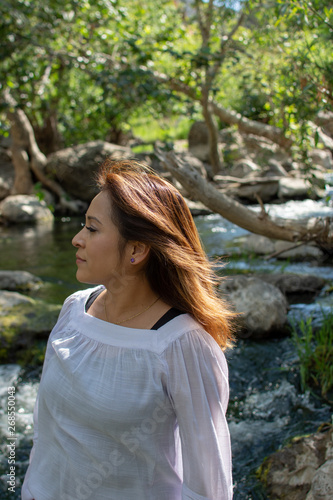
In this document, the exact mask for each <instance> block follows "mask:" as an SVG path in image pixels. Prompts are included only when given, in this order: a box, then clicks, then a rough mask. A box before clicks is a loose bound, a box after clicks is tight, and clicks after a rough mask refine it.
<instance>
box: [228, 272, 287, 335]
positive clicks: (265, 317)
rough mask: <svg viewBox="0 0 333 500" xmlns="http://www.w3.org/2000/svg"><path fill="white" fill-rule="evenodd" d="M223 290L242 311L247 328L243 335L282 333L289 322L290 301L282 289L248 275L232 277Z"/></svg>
mask: <svg viewBox="0 0 333 500" xmlns="http://www.w3.org/2000/svg"><path fill="white" fill-rule="evenodd" d="M220 292H221V293H222V295H223V296H224V297H225V298H226V299H227V300H228V302H230V303H231V304H232V305H233V306H234V308H235V310H236V311H237V312H238V313H240V314H241V318H240V319H241V324H242V326H243V327H244V329H245V331H243V332H242V333H240V337H242V338H245V337H253V338H257V339H258V338H266V337H272V336H275V335H279V336H281V334H283V333H284V329H285V326H286V323H287V308H288V304H287V300H286V298H285V296H284V295H283V294H282V292H281V291H280V290H279V289H278V288H277V287H275V286H274V285H271V284H270V283H265V282H264V281H262V280H260V279H258V278H254V277H246V276H229V277H228V278H227V279H226V280H225V281H223V282H222V283H221V285H220Z"/></svg>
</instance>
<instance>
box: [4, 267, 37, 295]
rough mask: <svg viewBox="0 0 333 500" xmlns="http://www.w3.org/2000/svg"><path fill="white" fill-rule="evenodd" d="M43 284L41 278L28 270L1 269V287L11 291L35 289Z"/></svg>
mask: <svg viewBox="0 0 333 500" xmlns="http://www.w3.org/2000/svg"><path fill="white" fill-rule="evenodd" d="M40 284H41V279H40V278H37V276H35V275H34V274H31V273H28V272H27V271H1V270H0V289H1V290H9V291H23V290H33V289H35V288H36V287H38V286H39V285H40Z"/></svg>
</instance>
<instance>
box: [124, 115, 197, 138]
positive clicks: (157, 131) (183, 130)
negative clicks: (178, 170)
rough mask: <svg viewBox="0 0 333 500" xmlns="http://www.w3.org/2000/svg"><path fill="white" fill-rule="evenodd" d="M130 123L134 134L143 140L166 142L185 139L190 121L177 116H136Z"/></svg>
mask: <svg viewBox="0 0 333 500" xmlns="http://www.w3.org/2000/svg"><path fill="white" fill-rule="evenodd" d="M130 125H131V129H132V131H133V134H134V136H135V137H139V138H140V139H141V140H142V141H144V142H154V141H163V142H166V141H176V140H179V139H186V138H187V137H188V133H189V130H190V127H191V125H192V122H191V120H189V119H188V118H186V117H181V116H178V117H175V118H169V119H167V118H164V119H163V120H162V119H161V120H156V119H154V118H149V119H147V118H146V119H145V118H137V119H136V120H133V122H132V123H131V124H130Z"/></svg>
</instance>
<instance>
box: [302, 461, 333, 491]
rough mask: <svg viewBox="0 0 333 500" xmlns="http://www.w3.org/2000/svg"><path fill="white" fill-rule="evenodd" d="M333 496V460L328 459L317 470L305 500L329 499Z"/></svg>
mask: <svg viewBox="0 0 333 500" xmlns="http://www.w3.org/2000/svg"><path fill="white" fill-rule="evenodd" d="M332 498H333V460H327V462H325V463H324V464H323V465H322V466H321V467H319V469H317V470H316V472H315V475H314V477H313V480H312V485H311V490H310V491H309V493H308V495H307V496H306V499H305V500H326V499H327V500H329V499H332Z"/></svg>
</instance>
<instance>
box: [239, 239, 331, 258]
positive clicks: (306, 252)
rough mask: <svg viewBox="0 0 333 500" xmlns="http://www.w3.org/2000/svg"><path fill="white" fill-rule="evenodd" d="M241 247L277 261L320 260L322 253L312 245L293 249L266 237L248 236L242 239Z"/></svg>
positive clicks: (290, 244)
mask: <svg viewBox="0 0 333 500" xmlns="http://www.w3.org/2000/svg"><path fill="white" fill-rule="evenodd" d="M243 242H244V243H243V245H244V248H245V249H246V250H248V251H249V252H253V253H256V254H258V255H274V254H275V253H277V255H276V257H277V258H278V259H291V260H303V259H320V258H321V257H323V255H324V253H323V252H322V250H320V248H319V247H317V246H316V245H314V244H313V243H309V244H307V245H299V246H297V247H295V245H294V243H290V242H288V241H282V240H273V239H270V238H267V237H266V236H261V235H258V234H250V235H248V236H246V237H245V238H244V239H243Z"/></svg>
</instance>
